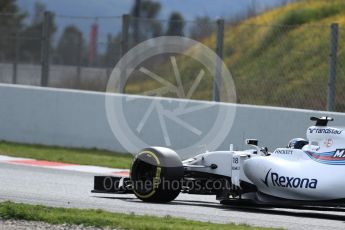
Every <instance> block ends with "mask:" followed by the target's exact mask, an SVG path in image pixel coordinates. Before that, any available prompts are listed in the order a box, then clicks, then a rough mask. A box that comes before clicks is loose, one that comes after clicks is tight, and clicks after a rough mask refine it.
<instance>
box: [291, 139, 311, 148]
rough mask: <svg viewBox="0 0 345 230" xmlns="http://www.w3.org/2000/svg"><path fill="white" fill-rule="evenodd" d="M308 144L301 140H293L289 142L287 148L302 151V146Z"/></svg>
mask: <svg viewBox="0 0 345 230" xmlns="http://www.w3.org/2000/svg"><path fill="white" fill-rule="evenodd" d="M308 143H309V142H308V141H307V140H305V139H303V138H294V139H292V140H290V141H289V144H288V146H287V148H290V149H302V148H303V146H305V145H307V144H308Z"/></svg>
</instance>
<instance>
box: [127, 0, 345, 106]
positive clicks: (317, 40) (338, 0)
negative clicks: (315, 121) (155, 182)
mask: <svg viewBox="0 0 345 230" xmlns="http://www.w3.org/2000/svg"><path fill="white" fill-rule="evenodd" d="M331 23H339V26H340V27H339V39H338V60H337V63H338V64H337V82H336V88H337V90H336V102H335V109H336V111H345V93H343V89H344V88H345V66H344V63H345V52H344V50H345V45H343V44H345V36H344V33H343V32H344V29H345V27H344V25H345V1H343V0H332V1H328V0H301V1H296V2H295V3H291V4H288V5H286V6H283V7H279V8H275V9H272V10H269V11H267V12H263V13H262V14H260V15H258V16H255V17H252V18H249V19H246V20H244V21H242V22H241V23H238V24H236V25H226V26H225V31H224V54H223V57H224V58H223V59H224V62H225V64H226V66H227V67H228V69H229V70H230V72H231V74H232V77H233V79H234V82H235V87H236V93H237V102H238V103H242V104H256V105H271V106H284V107H293V108H304V109H319V110H324V109H325V108H326V99H327V76H328V71H329V64H328V63H329V47H330V25H331ZM215 40H216V39H215V34H211V35H210V36H209V37H207V38H205V39H204V40H203V41H201V42H202V43H203V44H205V45H206V46H208V47H209V48H211V49H213V48H214V47H215ZM177 63H178V65H179V70H180V73H181V76H182V78H183V79H182V81H183V85H184V86H186V89H188V84H189V85H190V82H192V81H193V80H194V79H195V76H196V74H197V73H198V72H199V70H200V66H198V65H196V64H195V63H193V62H192V61H188V60H187V59H185V57H178V58H177ZM161 66H163V67H164V65H161ZM168 67H170V63H167V64H166V68H165V69H166V70H167V71H168V70H169V68H168ZM169 71H170V72H171V74H172V71H171V70H169ZM167 75H168V74H165V75H163V76H167ZM167 79H174V77H172V76H169V75H168V76H167ZM205 79H206V81H205ZM142 80H143V81H141V82H140V87H136V88H135V86H137V85H138V84H137V83H135V82H133V83H131V82H130V83H129V85H128V91H129V92H133V93H138V92H143V91H145V90H149V89H152V87H153V84H152V82H150V81H145V78H142ZM188 82H189V83H188ZM203 82H204V83H205V85H206V86H203V85H201V86H200V87H198V89H197V90H196V94H195V97H193V98H194V99H201V100H210V98H211V96H212V76H211V77H210V78H206V77H205V78H204V79H203ZM150 87H151V88H150ZM169 96H172V95H169ZM175 97H176V95H175Z"/></svg>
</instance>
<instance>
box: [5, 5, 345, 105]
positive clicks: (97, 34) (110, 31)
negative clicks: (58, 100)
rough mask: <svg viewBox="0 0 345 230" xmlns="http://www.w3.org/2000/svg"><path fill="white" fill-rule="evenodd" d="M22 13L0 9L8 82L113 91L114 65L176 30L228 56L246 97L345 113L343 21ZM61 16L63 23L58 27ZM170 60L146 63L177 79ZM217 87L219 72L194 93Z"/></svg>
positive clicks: (208, 95)
mask: <svg viewBox="0 0 345 230" xmlns="http://www.w3.org/2000/svg"><path fill="white" fill-rule="evenodd" d="M14 17H15V15H11V14H1V15H0V31H1V33H0V82H2V83H16V84H26V85H42V86H52V87H60V88H75V89H85V90H93V91H105V88H106V84H107V81H108V78H109V76H110V73H111V70H112V69H113V67H114V66H115V65H116V63H117V62H118V60H119V59H120V58H121V56H123V55H124V54H125V53H126V52H127V51H128V50H129V49H131V48H132V47H134V46H135V45H136V44H139V43H140V42H142V41H145V40H147V39H150V38H154V37H159V36H164V35H173V36H185V37H189V38H192V39H194V40H197V41H199V42H202V43H203V44H205V45H206V46H208V47H209V48H211V49H213V50H215V51H216V52H217V53H218V54H219V55H220V56H223V57H224V58H223V60H224V62H225V64H226V65H227V67H228V69H229V70H230V72H231V74H232V77H233V79H234V82H235V85H236V91H237V102H238V103H242V104H254V105H272V106H283V107H292V108H306V109H316V110H326V109H328V110H334V111H341V112H343V111H345V94H344V92H343V88H344V87H345V69H344V68H345V66H344V61H345V52H344V49H345V45H343V44H345V37H344V36H345V35H344V29H345V27H342V26H338V25H336V24H334V25H333V26H332V25H331V23H330V24H328V25H304V26H300V25H263V24H249V23H244V24H234V23H229V22H226V21H225V22H224V21H223V20H218V21H211V20H209V19H208V18H198V19H197V20H196V21H184V20H182V19H180V18H179V16H178V15H176V16H175V18H173V17H172V20H157V19H152V18H134V17H131V16H128V15H123V16H117V17H97V18H89V17H74V16H65V15H54V14H52V13H50V12H45V13H44V14H42V15H41V16H40V17H36V18H34V19H33V20H32V22H31V23H30V25H24V24H20V23H16V20H13V18H14ZM55 20H59V25H63V26H61V28H58V27H57V26H56V24H55V23H54V21H55ZM62 27H63V28H62ZM169 60H170V59H169V57H168V56H162V57H159V58H152V59H151V60H148V61H147V62H146V65H147V66H149V67H150V68H152V69H154V70H155V71H159V72H160V76H166V77H167V79H169V78H171V73H168V72H169V71H170V72H171V66H170V65H169ZM178 64H181V69H180V71H181V74H182V75H183V78H184V79H183V81H184V83H186V85H189V84H190V82H192V81H193V80H194V77H195V75H196V73H197V71H198V70H199V67H200V66H198V65H197V63H193V61H191V60H185V59H184V57H179V59H178ZM209 74H210V75H212V74H211V73H209ZM210 79H211V80H210ZM152 87H155V85H154V83H152V82H151V81H150V80H149V79H146V78H145V77H144V76H142V75H140V73H138V72H134V73H133V77H131V79H130V80H129V81H128V82H127V85H126V88H125V92H126V93H135V94H140V93H141V92H145V91H148V90H150V89H152ZM213 90H214V89H213V84H212V77H211V78H208V80H206V81H205V82H204V83H203V84H201V85H200V88H199V89H198V92H197V93H196V95H195V97H193V98H194V99H202V100H214V99H217V97H215V95H214V92H213ZM168 96H174V95H168ZM175 96H177V95H175ZM220 100H222V98H220Z"/></svg>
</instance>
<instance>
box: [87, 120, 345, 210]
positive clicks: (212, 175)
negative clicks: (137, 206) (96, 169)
mask: <svg viewBox="0 0 345 230" xmlns="http://www.w3.org/2000/svg"><path fill="white" fill-rule="evenodd" d="M311 120H312V121H315V122H316V124H315V125H314V126H311V127H309V128H308V130H307V139H308V140H304V139H302V138H295V139H293V140H291V141H290V142H289V144H288V146H287V147H284V148H277V149H276V150H275V151H274V152H272V153H270V152H268V150H267V148H260V147H258V141H257V140H247V144H249V145H251V146H252V147H253V148H252V149H249V150H244V151H234V150H233V149H232V148H231V147H230V150H228V151H214V152H206V153H203V154H199V155H196V156H195V157H192V158H190V159H187V160H184V161H181V159H180V157H179V155H178V154H177V153H176V152H174V151H173V150H171V149H168V148H163V147H150V148H146V149H143V150H142V151H141V152H140V153H139V154H137V156H136V157H135V159H134V160H133V163H132V166H131V171H130V177H112V176H96V177H95V184H94V190H93V192H97V193H134V194H135V195H136V196H137V197H138V198H139V199H141V200H143V201H147V202H170V201H172V200H174V199H175V198H176V197H177V196H178V195H179V194H180V193H181V192H182V193H190V194H208V195H216V198H217V200H220V202H221V203H223V204H226V203H230V202H233V201H236V202H237V201H246V202H248V201H249V202H253V203H254V204H266V205H306V206H309V205H311V206H313V205H317V206H323V205H324V206H341V205H343V204H345V130H344V129H342V128H336V127H330V126H327V124H328V122H329V121H332V120H333V119H332V118H330V117H321V118H316V117H312V118H311Z"/></svg>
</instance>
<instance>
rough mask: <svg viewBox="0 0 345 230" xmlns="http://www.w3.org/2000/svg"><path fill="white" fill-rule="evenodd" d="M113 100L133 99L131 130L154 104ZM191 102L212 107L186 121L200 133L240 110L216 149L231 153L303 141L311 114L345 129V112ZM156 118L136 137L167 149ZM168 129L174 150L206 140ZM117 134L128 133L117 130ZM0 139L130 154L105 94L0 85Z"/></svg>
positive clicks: (127, 112)
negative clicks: (252, 141) (221, 112)
mask: <svg viewBox="0 0 345 230" xmlns="http://www.w3.org/2000/svg"><path fill="white" fill-rule="evenodd" d="M113 97H114V98H115V99H114V100H115V101H119V100H124V101H130V104H129V105H130V106H128V108H125V109H123V112H124V114H125V117H126V120H127V122H128V124H129V126H133V127H132V129H133V130H135V129H136V128H137V127H138V126H137V124H138V122H139V121H140V120H141V118H142V117H143V116H144V112H145V111H146V110H147V107H148V105H149V104H150V102H152V100H155V99H152V98H149V97H136V96H123V95H118V94H114V95H113ZM128 98H129V99H130V100H128ZM163 103H170V104H172V105H173V104H174V103H185V102H184V101H180V100H175V99H173V100H170V99H163ZM189 104H190V102H189ZM192 104H195V105H204V104H209V105H211V107H210V108H209V109H206V110H204V111H202V112H201V111H198V112H197V113H196V114H190V117H185V119H186V120H188V121H189V124H192V125H193V126H195V127H198V128H199V129H200V130H204V128H206V129H207V128H208V127H209V126H210V125H212V124H213V122H214V121H213V120H212V118H213V117H214V114H212V113H214V111H215V110H218V109H220V108H221V109H225V110H227V109H229V110H230V109H233V108H234V106H236V116H235V119H234V123H233V126H232V128H231V130H230V132H229V133H228V134H227V135H226V136H225V137H224V141H222V144H221V145H220V147H219V148H218V149H228V148H229V144H230V143H233V144H234V145H235V148H237V149H242V148H244V147H245V145H244V139H246V138H257V139H259V144H260V145H263V146H268V147H269V149H270V150H272V149H273V148H275V147H278V146H286V145H287V142H288V141H289V140H290V139H291V138H293V137H305V133H306V129H307V127H308V126H310V125H311V124H312V122H311V121H309V117H310V116H324V115H327V116H332V117H334V118H335V121H334V123H333V125H335V126H345V114H344V113H329V112H321V111H311V110H299V109H285V108H276V107H263V106H249V105H232V104H224V103H219V104H213V103H207V102H192ZM152 116H155V115H154V114H153V115H152ZM158 120H159V119H158V118H157V117H153V119H152V121H150V120H148V121H147V122H146V123H145V127H144V128H145V129H143V131H142V132H141V133H140V134H138V135H139V137H140V138H141V139H143V140H144V141H146V142H147V143H151V144H152V145H161V146H167V142H166V139H164V135H163V134H164V133H162V129H161V127H160V126H159V125H157V124H158ZM166 125H167V127H166V128H167V130H169V138H170V142H171V143H170V144H171V145H170V146H169V147H171V148H175V149H176V148H177V149H179V148H184V147H186V146H188V145H189V144H190V143H195V142H196V141H197V139H198V138H202V135H201V136H198V135H195V134H193V135H190V134H188V132H185V131H183V129H181V128H176V127H178V126H179V125H178V124H176V123H174V122H171V121H170V122H167V123H166ZM170 128H175V129H170ZM145 130H146V131H145ZM170 130H172V131H170ZM119 132H124V131H121V130H120V127H119ZM125 134H126V133H124V135H125ZM0 140H6V141H12V142H21V143H36V144H44V145H56V146H67V147H82V148H99V149H109V150H114V151H119V152H126V151H127V149H125V148H124V147H123V146H122V145H121V144H120V141H119V140H117V139H116V138H115V136H114V134H113V133H112V131H111V128H110V126H109V124H108V121H107V116H106V109H105V94H104V93H96V92H86V91H77V90H63V89H53V88H40V87H31V86H19V85H6V84H0ZM204 142H205V145H206V147H202V146H200V145H197V146H195V147H194V151H195V152H200V151H201V150H203V148H207V143H208V141H207V140H205V141H204ZM209 150H213V149H209ZM130 151H135V149H131V150H130Z"/></svg>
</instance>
